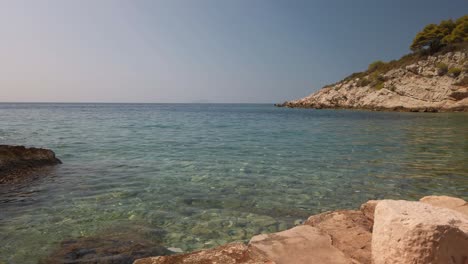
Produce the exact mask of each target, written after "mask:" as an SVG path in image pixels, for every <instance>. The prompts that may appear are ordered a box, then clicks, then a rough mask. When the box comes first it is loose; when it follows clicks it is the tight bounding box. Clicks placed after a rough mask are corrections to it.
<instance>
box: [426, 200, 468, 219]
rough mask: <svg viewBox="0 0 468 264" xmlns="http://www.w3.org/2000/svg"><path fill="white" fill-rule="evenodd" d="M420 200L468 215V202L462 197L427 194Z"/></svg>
mask: <svg viewBox="0 0 468 264" xmlns="http://www.w3.org/2000/svg"><path fill="white" fill-rule="evenodd" d="M419 201H421V202H423V203H427V204H430V205H433V206H437V207H443V208H448V209H452V210H455V211H457V212H460V213H462V214H465V215H466V216H468V203H467V202H465V200H463V199H460V198H456V197H450V196H426V197H423V198H421V199H420V200H419Z"/></svg>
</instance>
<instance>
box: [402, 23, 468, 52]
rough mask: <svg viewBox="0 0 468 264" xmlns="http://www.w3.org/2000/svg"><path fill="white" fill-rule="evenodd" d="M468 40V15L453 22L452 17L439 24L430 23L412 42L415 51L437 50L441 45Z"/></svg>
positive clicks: (412, 48)
mask: <svg viewBox="0 0 468 264" xmlns="http://www.w3.org/2000/svg"><path fill="white" fill-rule="evenodd" d="M464 41H468V15H465V16H463V17H461V18H459V19H457V20H456V22H453V21H452V20H451V19H449V20H444V21H442V22H440V24H439V25H437V24H429V25H427V26H425V27H424V29H423V30H422V31H420V32H419V33H418V34H417V35H416V37H415V38H414V40H413V43H412V44H411V47H410V48H411V50H412V51H414V52H420V51H429V52H430V53H434V52H437V51H438V50H439V49H440V48H441V47H443V46H445V45H450V44H454V43H459V42H464Z"/></svg>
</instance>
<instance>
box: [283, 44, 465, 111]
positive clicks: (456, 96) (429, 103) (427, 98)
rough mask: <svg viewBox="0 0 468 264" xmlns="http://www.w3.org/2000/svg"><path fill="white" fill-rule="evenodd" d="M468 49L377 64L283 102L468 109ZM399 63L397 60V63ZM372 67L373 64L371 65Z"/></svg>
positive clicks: (312, 105) (371, 107)
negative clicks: (391, 64) (392, 65)
mask: <svg viewBox="0 0 468 264" xmlns="http://www.w3.org/2000/svg"><path fill="white" fill-rule="evenodd" d="M467 53H468V52H467V50H466V49H465V50H461V51H455V52H447V53H445V54H439V55H434V56H423V57H421V58H418V59H416V61H414V62H413V63H410V64H407V65H405V63H401V65H398V66H396V67H395V68H392V69H390V70H388V71H386V72H384V73H382V71H379V70H378V68H379V67H382V66H383V65H382V66H379V65H377V66H375V67H376V69H374V70H372V69H370V70H369V71H368V72H366V73H358V74H354V75H351V76H349V77H347V78H345V79H344V80H342V81H340V82H338V83H335V84H332V85H328V86H325V87H324V88H322V89H320V90H319V91H317V92H315V93H312V94H311V95H309V96H307V97H304V98H301V99H298V100H293V101H288V102H285V103H283V104H278V105H277V106H281V107H292V108H316V109H323V108H331V109H366V110H385V111H411V112H454V111H468V71H467V69H468V55H467ZM395 64H396V63H395ZM370 67H371V66H370Z"/></svg>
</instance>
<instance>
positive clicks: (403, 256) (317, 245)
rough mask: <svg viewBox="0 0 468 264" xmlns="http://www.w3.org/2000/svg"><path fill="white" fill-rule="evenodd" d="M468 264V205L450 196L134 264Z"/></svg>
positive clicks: (316, 218)
mask: <svg viewBox="0 0 468 264" xmlns="http://www.w3.org/2000/svg"><path fill="white" fill-rule="evenodd" d="M176 263H223V264H234V263H237V264H241V263H243V264H260V263H263V264H266V263H268V264H283V263H284V264H306V263H321V264H341V263H343V264H356V263H361V264H370V263H374V264H390V263H401V264H406V263H407V264H410V263H434V264H447V263H453V264H466V263H468V203H467V202H466V201H464V200H462V199H459V198H454V197H448V196H426V197H423V198H422V199H420V201H418V202H414V201H402V200H379V201H376V200H372V201H368V202H366V203H364V204H363V205H362V206H361V207H360V209H359V210H340V211H333V212H326V213H322V214H318V215H313V216H311V217H309V218H308V220H307V221H306V222H305V223H304V224H303V225H299V226H296V227H294V228H291V229H289V230H286V231H282V232H278V233H273V234H261V235H257V236H254V237H253V238H252V239H251V240H250V242H249V243H248V244H244V243H232V244H227V245H223V246H220V247H217V248H213V249H208V250H201V251H196V252H192V253H187V254H179V255H171V256H159V257H150V258H143V259H139V260H136V261H135V262H134V264H176Z"/></svg>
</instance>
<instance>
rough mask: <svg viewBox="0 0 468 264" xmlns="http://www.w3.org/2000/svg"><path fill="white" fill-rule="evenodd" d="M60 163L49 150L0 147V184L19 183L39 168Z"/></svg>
mask: <svg viewBox="0 0 468 264" xmlns="http://www.w3.org/2000/svg"><path fill="white" fill-rule="evenodd" d="M61 163H62V161H60V160H59V159H58V158H57V157H55V153H54V152H53V151H52V150H49V149H42V148H26V147H24V146H10V145H0V184H7V183H17V182H21V181H23V180H25V179H26V178H27V177H28V176H31V175H32V174H34V172H37V171H38V170H39V169H41V168H44V167H48V166H53V165H57V164H61Z"/></svg>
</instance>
